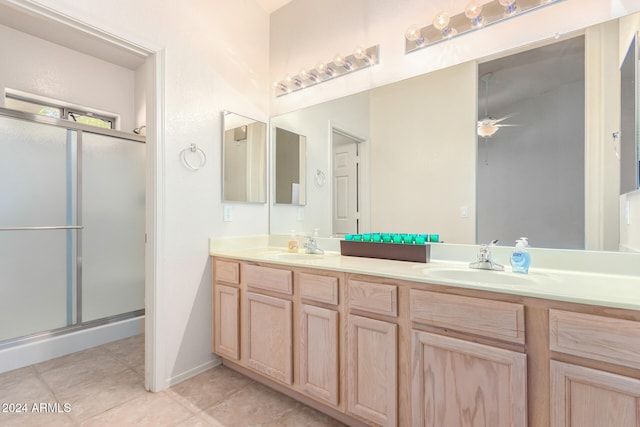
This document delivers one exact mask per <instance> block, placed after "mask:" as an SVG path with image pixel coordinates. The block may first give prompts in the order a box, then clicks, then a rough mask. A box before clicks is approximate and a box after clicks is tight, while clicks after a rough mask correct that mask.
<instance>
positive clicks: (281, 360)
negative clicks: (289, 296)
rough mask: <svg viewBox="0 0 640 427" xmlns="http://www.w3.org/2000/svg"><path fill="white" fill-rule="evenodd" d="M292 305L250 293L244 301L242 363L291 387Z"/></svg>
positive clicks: (278, 299) (280, 299)
mask: <svg viewBox="0 0 640 427" xmlns="http://www.w3.org/2000/svg"><path fill="white" fill-rule="evenodd" d="M292 304H293V303H292V302H291V301H288V300H285V299H282V298H275V297H272V296H268V295H261V294H257V293H254V292H247V293H246V296H245V299H244V314H245V316H244V326H243V334H244V339H243V353H242V354H243V360H244V361H245V362H246V364H247V366H249V367H250V368H252V369H255V370H256V371H258V372H261V373H262V374H264V375H267V376H269V377H271V378H274V379H276V380H278V381H281V382H283V383H285V384H292V383H293V336H292V334H293V325H292V319H293V318H292V316H293V314H292Z"/></svg>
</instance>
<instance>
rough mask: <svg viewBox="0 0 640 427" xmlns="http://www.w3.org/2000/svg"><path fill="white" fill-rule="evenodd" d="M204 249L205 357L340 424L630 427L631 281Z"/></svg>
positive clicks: (634, 382)
mask: <svg viewBox="0 0 640 427" xmlns="http://www.w3.org/2000/svg"><path fill="white" fill-rule="evenodd" d="M211 255H212V256H213V263H212V264H213V304H214V310H213V313H214V318H213V330H214V348H213V351H214V353H216V354H218V355H219V356H220V357H221V358H222V360H223V363H224V364H225V365H226V366H228V367H230V368H232V369H235V370H237V371H240V372H242V373H244V374H246V375H248V376H250V377H252V378H254V379H257V380H259V381H261V382H263V383H265V384H267V385H269V386H271V387H273V388H274V389H276V390H278V391H281V392H284V393H286V394H288V395H290V396H292V397H293V398H295V399H298V400H300V401H302V402H304V403H305V404H308V405H310V406H313V407H315V408H317V409H319V410H321V411H323V412H325V413H327V414H329V415H331V416H333V417H335V418H337V419H339V420H341V421H343V422H345V423H347V424H349V425H375V426H434V427H437V426H446V425H483V426H492V427H497V426H527V425H529V426H536V427H541V426H569V425H576V426H577V425H579V426H603V425H616V426H637V425H640V278H638V277H634V276H631V275H627V276H621V275H620V276H613V275H609V274H581V273H575V272H570V271H554V270H541V269H538V270H536V269H535V268H534V269H532V272H531V273H530V274H529V275H516V274H513V273H511V272H486V271H485V272H480V271H474V270H469V269H468V268H467V264H464V263H455V262H444V261H437V260H436V261H433V262H431V263H428V264H424V263H413V262H402V261H390V260H379V259H367V258H356V257H346V256H341V255H339V254H338V253H332V252H327V253H325V254H324V255H308V254H302V253H300V254H289V253H287V252H286V250H284V249H278V248H269V247H263V248H253V249H216V250H211ZM487 275H493V276H487Z"/></svg>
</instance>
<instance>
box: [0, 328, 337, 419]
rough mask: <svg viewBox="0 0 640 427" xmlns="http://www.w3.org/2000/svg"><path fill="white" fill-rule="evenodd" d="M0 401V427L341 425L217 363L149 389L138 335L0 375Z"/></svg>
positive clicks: (142, 343)
mask: <svg viewBox="0 0 640 427" xmlns="http://www.w3.org/2000/svg"><path fill="white" fill-rule="evenodd" d="M16 404H17V405H18V406H17V407H16V406H15V405H16ZM47 404H48V406H47ZM0 405H1V406H0V426H3V427H8V426H19V427H29V426H47V427H57V426H119V427H120V426H136V427H146V426H153V427H157V426H180V427H195V426H215V427H232V426H233V427H236V426H237V427H240V426H264V427H267V426H268V427H275V426H290V427H302V426H308V427H326V426H343V424H341V423H339V422H337V421H335V420H333V419H332V418H330V417H327V416H326V415H324V414H322V413H320V412H317V411H315V410H314V409H311V408H309V407H307V406H305V405H303V404H301V403H298V402H296V401H295V400H293V399H290V398H289V397H287V396H284V395H282V394H280V393H278V392H275V391H273V390H271V389H269V388H267V387H265V386H263V385H261V384H259V383H257V382H255V381H252V380H251V379H249V378H247V377H244V376H242V375H240V374H237V373H236V372H234V371H232V370H230V369H228V368H226V367H223V366H218V367H216V368H213V369H209V370H208V371H206V372H204V373H202V374H200V375H198V376H196V377H194V378H191V379H189V380H187V381H184V382H182V383H180V384H177V385H175V386H173V387H171V388H169V389H167V390H164V391H162V392H160V393H149V392H147V391H145V389H144V338H143V336H136V337H131V338H127V339H124V340H120V341H116V342H113V343H109V344H105V345H102V346H99V347H94V348H91V349H88V350H85V351H81V352H79V353H75V354H71V355H68V356H64V357H60V358H58V359H54V360H50V361H47V362H43V363H38V364H36V365H32V366H28V367H25V368H22V369H17V370H15V371H11V372H6V373H3V374H0ZM25 405H26V408H25ZM65 405H66V406H65ZM18 408H19V409H26V412H23V413H16V412H15V411H16V410H17V409H18ZM38 410H41V412H38Z"/></svg>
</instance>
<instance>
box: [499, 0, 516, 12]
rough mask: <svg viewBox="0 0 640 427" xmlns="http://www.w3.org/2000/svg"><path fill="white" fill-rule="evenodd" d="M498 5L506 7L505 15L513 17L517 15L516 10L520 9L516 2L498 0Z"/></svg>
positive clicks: (513, 0)
mask: <svg viewBox="0 0 640 427" xmlns="http://www.w3.org/2000/svg"><path fill="white" fill-rule="evenodd" d="M498 3H500V5H501V6H503V7H504V14H505V15H513V14H514V13H516V9H517V7H518V6H517V5H516V0H498Z"/></svg>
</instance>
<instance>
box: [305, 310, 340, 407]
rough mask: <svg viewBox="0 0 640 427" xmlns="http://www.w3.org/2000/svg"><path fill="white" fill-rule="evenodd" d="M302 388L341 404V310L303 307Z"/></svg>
mask: <svg viewBox="0 0 640 427" xmlns="http://www.w3.org/2000/svg"><path fill="white" fill-rule="evenodd" d="M300 323H301V324H300V387H302V389H303V390H304V391H305V392H306V393H308V394H310V395H312V396H315V397H318V398H320V399H322V400H324V401H326V402H328V403H330V404H332V405H334V406H335V405H337V404H338V312H337V311H335V310H329V309H326V308H321V307H314V306H311V305H306V304H302V305H301V306H300Z"/></svg>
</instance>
